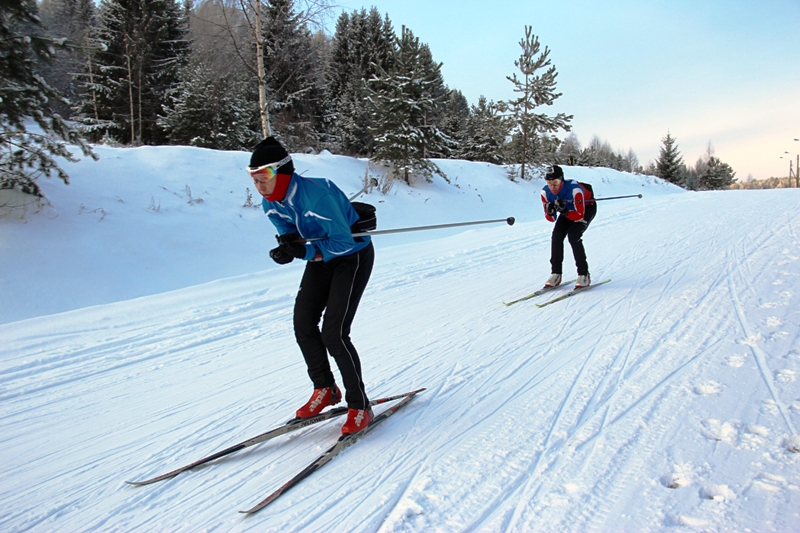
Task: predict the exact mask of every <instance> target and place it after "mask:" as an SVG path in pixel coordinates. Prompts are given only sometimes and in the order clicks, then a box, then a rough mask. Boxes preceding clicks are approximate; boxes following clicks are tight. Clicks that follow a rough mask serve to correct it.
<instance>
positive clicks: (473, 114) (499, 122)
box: [458, 95, 509, 165]
mask: <svg viewBox="0 0 800 533" xmlns="http://www.w3.org/2000/svg"><path fill="white" fill-rule="evenodd" d="M501 110H502V105H499V104H495V103H494V102H491V101H487V100H486V97H485V96H483V95H481V97H480V98H478V104H477V105H474V106H472V108H471V110H470V115H469V118H468V119H467V124H466V127H465V131H464V135H463V138H462V140H461V143H460V145H459V149H458V156H459V157H461V158H463V159H467V160H469V161H485V162H487V163H494V164H496V165H501V164H503V163H505V155H504V150H505V141H506V137H507V136H508V134H509V121H508V120H507V119H506V118H505V117H503V114H502V111H501Z"/></svg>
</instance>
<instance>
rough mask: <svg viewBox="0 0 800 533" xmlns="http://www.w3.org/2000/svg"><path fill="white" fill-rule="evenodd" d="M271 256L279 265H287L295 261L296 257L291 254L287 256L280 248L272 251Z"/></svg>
mask: <svg viewBox="0 0 800 533" xmlns="http://www.w3.org/2000/svg"><path fill="white" fill-rule="evenodd" d="M269 256H270V257H271V258H272V260H273V261H275V262H276V263H278V264H279V265H286V264H289V263H291V262H292V261H294V257H293V256H292V255H291V254H287V253H286V252H284V251H283V249H281V247H280V246H278V247H277V248H273V249H272V250H270V251H269Z"/></svg>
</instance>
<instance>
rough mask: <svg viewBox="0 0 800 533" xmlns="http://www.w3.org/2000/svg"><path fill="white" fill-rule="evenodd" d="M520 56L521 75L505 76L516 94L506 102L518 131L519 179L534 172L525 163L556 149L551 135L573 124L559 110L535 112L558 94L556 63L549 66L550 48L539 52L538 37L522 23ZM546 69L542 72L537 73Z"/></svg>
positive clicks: (547, 104)
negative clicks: (548, 112) (551, 115)
mask: <svg viewBox="0 0 800 533" xmlns="http://www.w3.org/2000/svg"><path fill="white" fill-rule="evenodd" d="M519 45H520V47H521V48H522V55H521V56H520V58H519V59H518V60H516V61H514V65H515V66H516V67H517V68H518V69H519V70H520V73H521V75H522V77H521V78H517V75H516V73H514V74H512V75H511V76H507V79H508V80H509V81H510V82H511V83H513V84H514V92H515V93H517V94H518V95H519V96H518V97H517V98H516V99H514V100H510V101H509V102H508V108H509V111H510V113H511V116H512V117H513V119H514V121H515V126H516V128H517V134H516V135H515V139H514V145H515V146H516V147H517V150H516V151H517V152H518V155H517V162H519V163H520V174H519V176H520V178H521V179H523V180H526V179H531V178H532V177H533V174H532V173H531V172H530V170H529V168H526V166H528V165H530V164H533V165H536V164H541V163H543V162H545V158H546V157H547V156H550V154H552V153H554V152H555V148H556V147H557V145H558V141H557V139H555V138H554V137H552V136H551V135H550V134H552V133H554V132H556V131H558V130H560V129H563V130H565V131H569V130H570V129H571V128H572V127H571V126H570V124H569V122H570V121H571V120H572V115H565V114H564V113H558V114H557V115H556V116H554V117H549V116H547V115H546V114H544V113H536V112H535V111H536V108H538V107H540V106H543V105H546V106H550V105H553V102H555V100H556V99H557V98H558V97H559V96H561V93H556V92H555V90H556V77H557V76H558V73H557V72H556V68H555V66H553V65H551V62H550V59H549V55H550V49H549V48H547V47H545V49H544V51H543V52H541V54H540V53H539V51H540V49H541V45H540V44H539V38H538V37H537V36H535V35H533V34H532V32H531V27H530V26H525V37H524V38H523V39H522V40H520V42H519ZM542 69H546V70H545V71H544V72H541V73H540V72H539V71H540V70H542Z"/></svg>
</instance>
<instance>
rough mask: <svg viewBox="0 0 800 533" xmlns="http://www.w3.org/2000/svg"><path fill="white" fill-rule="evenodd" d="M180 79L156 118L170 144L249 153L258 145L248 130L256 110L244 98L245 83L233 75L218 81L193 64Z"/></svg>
mask: <svg viewBox="0 0 800 533" xmlns="http://www.w3.org/2000/svg"><path fill="white" fill-rule="evenodd" d="M181 77H182V81H181V82H180V83H179V84H178V86H177V87H176V88H175V89H174V90H172V91H171V92H170V95H169V96H170V103H169V104H168V105H165V106H164V113H163V114H164V116H163V117H162V118H160V119H159V126H160V127H161V128H162V129H163V130H164V132H165V133H166V136H167V139H168V140H169V142H170V143H171V144H182V145H187V146H199V147H203V148H214V149H217V150H249V149H250V148H251V147H252V146H253V145H255V144H256V143H257V142H258V140H259V139H260V133H259V132H257V131H254V130H253V129H252V128H251V127H250V124H251V123H252V117H254V116H255V115H256V114H257V113H258V108H257V104H256V103H255V102H254V101H253V100H252V99H251V98H248V93H249V92H250V91H248V86H249V85H248V83H247V82H248V80H243V79H241V78H237V76H236V75H234V74H229V75H226V76H223V77H222V78H220V77H219V76H218V75H217V73H216V72H214V71H212V70H211V69H209V68H208V67H206V66H205V65H204V64H201V63H200V62H197V61H193V62H192V63H191V64H190V65H189V66H187V67H186V68H184V69H183V70H182V71H181Z"/></svg>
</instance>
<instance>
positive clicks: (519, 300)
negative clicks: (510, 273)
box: [503, 279, 575, 307]
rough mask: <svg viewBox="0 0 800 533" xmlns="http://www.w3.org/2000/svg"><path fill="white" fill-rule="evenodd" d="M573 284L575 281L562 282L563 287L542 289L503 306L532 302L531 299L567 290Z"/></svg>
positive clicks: (555, 286) (504, 303)
mask: <svg viewBox="0 0 800 533" xmlns="http://www.w3.org/2000/svg"><path fill="white" fill-rule="evenodd" d="M572 283H575V280H574V279H572V280H569V281H565V282H562V283H561V285H554V286H552V287H542V288H541V289H538V290H536V291H533V292H532V293H530V294H528V295H526V296H523V297H522V298H517V299H516V300H511V301H510V302H503V305H505V306H506V307H508V306H510V305H514V304H516V303H519V302H524V301H525V300H530V299H531V298H536V297H537V296H541V295H542V294H547V293H548V292H552V291H555V290H557V289H564V288H567V287H568V286H569V285H570V284H572Z"/></svg>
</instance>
